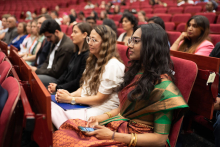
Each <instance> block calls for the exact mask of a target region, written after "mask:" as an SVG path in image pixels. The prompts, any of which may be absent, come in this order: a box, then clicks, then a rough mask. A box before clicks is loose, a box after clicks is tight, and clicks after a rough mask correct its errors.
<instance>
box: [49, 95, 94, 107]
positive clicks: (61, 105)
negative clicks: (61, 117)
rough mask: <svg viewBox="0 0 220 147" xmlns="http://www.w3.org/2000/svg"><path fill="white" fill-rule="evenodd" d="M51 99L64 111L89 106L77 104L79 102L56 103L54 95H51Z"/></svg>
mask: <svg viewBox="0 0 220 147" xmlns="http://www.w3.org/2000/svg"><path fill="white" fill-rule="evenodd" d="M51 100H52V101H53V102H54V103H56V104H57V105H58V106H60V107H61V108H63V109H64V110H65V111H66V110H70V109H82V108H90V106H88V105H79V104H75V105H72V104H68V103H57V101H56V100H55V95H51Z"/></svg>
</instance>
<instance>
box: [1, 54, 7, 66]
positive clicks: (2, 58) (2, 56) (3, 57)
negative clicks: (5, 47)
mask: <svg viewBox="0 0 220 147" xmlns="http://www.w3.org/2000/svg"><path fill="white" fill-rule="evenodd" d="M5 57H6V55H5V54H4V53H3V52H0V64H1V63H2V62H3V60H4V59H5Z"/></svg>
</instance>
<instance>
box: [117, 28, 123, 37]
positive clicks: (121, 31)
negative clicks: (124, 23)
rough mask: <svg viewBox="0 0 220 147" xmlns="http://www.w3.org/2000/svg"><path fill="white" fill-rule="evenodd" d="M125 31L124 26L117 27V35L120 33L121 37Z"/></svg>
mask: <svg viewBox="0 0 220 147" xmlns="http://www.w3.org/2000/svg"><path fill="white" fill-rule="evenodd" d="M123 32H125V31H124V29H123V28H117V35H118V37H119V36H120V35H121V34H122V33H123Z"/></svg>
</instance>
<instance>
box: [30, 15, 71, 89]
mask: <svg viewBox="0 0 220 147" xmlns="http://www.w3.org/2000/svg"><path fill="white" fill-rule="evenodd" d="M42 33H43V34H44V36H45V37H46V38H47V40H48V41H49V42H51V43H52V44H53V45H52V47H51V49H50V53H49V55H48V57H47V60H46V61H45V62H44V63H43V65H42V66H41V67H40V68H39V69H37V68H36V67H31V68H32V71H35V72H36V74H37V75H38V77H39V78H40V79H41V81H42V82H43V84H44V85H45V86H46V87H47V86H48V84H49V83H50V82H52V83H53V81H55V80H56V79H58V78H59V77H60V76H61V75H62V74H63V72H64V71H65V69H66V68H67V66H68V63H69V61H70V59H71V57H72V55H73V51H74V44H73V42H72V40H71V39H70V38H68V37H67V36H66V35H65V34H64V33H63V32H61V28H60V26H59V24H58V23H57V22H56V21H55V20H53V19H48V20H45V21H44V22H43V24H42V26H41V29H40V34H42Z"/></svg>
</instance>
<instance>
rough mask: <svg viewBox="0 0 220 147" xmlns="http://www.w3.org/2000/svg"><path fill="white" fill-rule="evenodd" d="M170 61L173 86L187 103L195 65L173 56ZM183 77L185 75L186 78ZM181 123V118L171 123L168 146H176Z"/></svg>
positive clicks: (195, 71) (195, 69)
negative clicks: (173, 79)
mask: <svg viewBox="0 0 220 147" xmlns="http://www.w3.org/2000/svg"><path fill="white" fill-rule="evenodd" d="M171 60H172V61H173V65H174V71H175V75H174V77H175V80H176V82H175V84H176V86H177V87H178V89H179V90H180V92H181V94H182V96H183V98H184V99H185V101H186V102H188V100H189V96H190V94H191V91H192V88H193V85H194V82H195V80H196V77H197V72H198V68H197V65H196V63H195V62H193V61H190V60H185V59H181V58H177V57H173V56H171ZM185 75H187V78H186V76H185ZM175 116H176V115H174V118H175ZM182 121H183V117H182V118H180V119H179V120H178V121H177V122H173V123H172V126H171V129H170V134H169V141H170V146H172V147H175V146H176V141H177V139H178V135H179V131H180V128H181V124H182Z"/></svg>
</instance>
